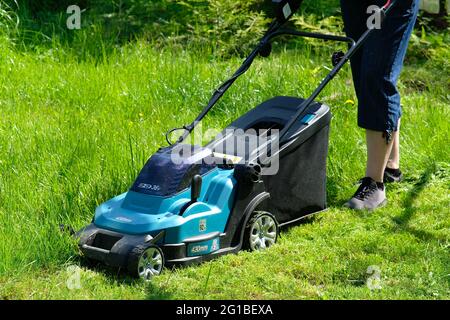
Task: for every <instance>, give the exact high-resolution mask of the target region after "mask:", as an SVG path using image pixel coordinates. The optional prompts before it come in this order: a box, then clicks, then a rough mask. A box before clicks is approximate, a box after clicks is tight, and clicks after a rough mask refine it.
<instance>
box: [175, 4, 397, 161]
mask: <svg viewBox="0 0 450 320" xmlns="http://www.w3.org/2000/svg"><path fill="white" fill-rule="evenodd" d="M397 1H398V0H387V2H386V4H385V5H384V6H383V7H382V8H381V10H382V12H383V14H384V15H387V14H388V13H389V12H390V10H391V9H392V8H393V6H394V5H395V4H396V3H397ZM286 21H287V20H286ZM286 21H283V22H280V21H279V20H278V19H277V18H275V19H274V20H273V21H272V22H271V24H270V26H269V29H268V30H267V31H266V33H265V34H264V36H263V37H262V39H261V40H260V41H259V43H258V45H257V46H256V48H255V49H253V51H252V52H251V53H250V55H249V56H248V57H247V58H246V59H245V60H244V62H243V63H242V65H241V66H240V67H239V69H238V70H237V71H236V72H235V73H234V74H233V76H232V77H231V78H229V79H228V80H226V81H225V82H224V83H223V84H222V85H221V86H219V88H217V89H216V90H215V91H214V93H213V95H212V97H211V99H210V100H209V102H208V104H207V106H206V107H205V108H204V109H203V110H202V112H201V113H200V114H199V115H198V116H197V117H196V118H195V120H194V121H193V122H192V123H191V124H189V125H187V126H183V127H181V128H174V129H171V130H169V131H168V132H167V133H166V140H167V143H168V144H169V145H173V143H172V142H171V141H170V134H171V133H172V132H174V131H177V130H184V133H183V134H182V135H181V136H180V137H179V138H178V140H177V141H176V142H175V143H176V144H178V143H181V142H183V141H184V140H185V139H186V138H187V137H188V136H189V134H190V133H191V132H192V131H193V130H194V128H195V126H197V124H198V123H199V122H200V121H202V119H203V118H204V117H205V116H206V115H207V114H208V112H209V111H210V110H211V109H212V108H213V107H214V105H215V104H216V103H217V102H218V101H219V100H220V98H222V96H223V95H224V93H225V92H226V91H227V90H228V89H229V88H230V87H231V86H232V85H233V83H234V82H235V81H236V79H237V78H239V77H240V76H241V75H243V74H244V73H245V72H247V70H248V69H249V68H250V66H251V65H252V63H253V61H254V60H255V58H256V56H257V55H258V54H259V53H260V51H262V50H263V49H264V47H265V46H266V45H267V44H269V43H270V40H272V39H273V38H275V37H277V36H281V35H293V36H301V37H308V38H316V39H322V40H331V41H339V42H347V43H349V44H350V49H349V50H348V51H347V53H346V54H345V55H344V56H343V57H342V59H341V60H340V61H339V62H338V63H337V64H336V66H335V67H334V68H333V69H332V71H331V72H330V73H329V74H328V75H327V76H326V77H325V78H324V79H323V80H322V82H321V83H320V85H319V87H318V88H317V89H316V90H315V91H314V92H313V94H312V95H311V96H310V97H309V98H308V99H306V100H305V101H304V102H303V103H302V104H301V105H300V106H299V108H298V109H299V110H298V111H297V112H296V114H295V115H294V116H293V117H292V119H291V120H290V121H289V122H288V123H287V125H286V126H285V127H284V128H283V129H282V130H281V132H280V137H279V141H280V143H281V142H283V138H285V136H286V134H287V133H288V131H289V130H290V129H291V128H292V126H293V125H294V124H295V123H296V122H297V120H298V119H299V118H300V117H301V116H302V115H303V113H304V112H305V110H306V109H307V108H308V107H309V106H310V105H311V104H312V103H313V102H314V100H315V99H316V98H317V96H318V95H319V94H320V93H321V92H322V91H323V89H324V88H325V87H326V86H327V85H328V83H329V82H330V81H331V80H332V79H333V78H334V77H335V76H336V75H337V73H338V72H339V71H340V70H341V69H342V67H343V66H344V65H345V64H346V63H347V61H349V60H350V58H351V57H352V56H353V55H354V54H355V53H356V51H358V50H359V49H360V48H361V46H362V45H363V44H364V43H365V41H366V40H367V38H368V37H369V35H370V34H371V33H372V32H373V29H368V30H367V31H366V32H365V33H364V34H363V35H362V36H361V38H360V39H359V40H358V41H356V42H355V40H354V39H352V38H350V37H343V36H335V35H327V34H320V33H311V32H303V31H297V30H292V29H285V30H280V28H281V27H282V26H283V25H284V24H285V23H286ZM270 153H271V151H270V145H269V150H268V156H270Z"/></svg>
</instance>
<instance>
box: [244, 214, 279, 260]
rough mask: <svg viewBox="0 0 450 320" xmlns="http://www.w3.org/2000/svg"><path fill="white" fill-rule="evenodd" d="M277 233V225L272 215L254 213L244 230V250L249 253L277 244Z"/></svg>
mask: <svg viewBox="0 0 450 320" xmlns="http://www.w3.org/2000/svg"><path fill="white" fill-rule="evenodd" d="M278 233H279V227H278V223H277V220H276V218H275V217H274V215H273V214H271V213H270V212H266V211H255V212H253V213H252V216H251V217H250V220H249V222H248V223H247V226H246V228H245V234H244V248H245V249H247V250H250V251H256V250H264V249H266V248H269V247H271V246H273V245H274V244H275V243H276V242H277V239H278Z"/></svg>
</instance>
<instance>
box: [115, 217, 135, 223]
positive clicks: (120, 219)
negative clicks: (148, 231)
mask: <svg viewBox="0 0 450 320" xmlns="http://www.w3.org/2000/svg"><path fill="white" fill-rule="evenodd" d="M116 220H117V221H120V222H127V223H128V222H132V221H133V220H131V219H128V218H125V217H117V218H116Z"/></svg>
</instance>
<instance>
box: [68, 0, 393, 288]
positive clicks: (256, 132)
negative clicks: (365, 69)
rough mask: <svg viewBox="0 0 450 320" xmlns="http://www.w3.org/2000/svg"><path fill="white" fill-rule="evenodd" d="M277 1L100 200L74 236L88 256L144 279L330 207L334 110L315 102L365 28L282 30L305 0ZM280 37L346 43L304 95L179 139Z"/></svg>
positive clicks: (265, 239) (258, 240)
mask: <svg viewBox="0 0 450 320" xmlns="http://www.w3.org/2000/svg"><path fill="white" fill-rule="evenodd" d="M273 2H274V4H275V10H276V11H275V12H276V18H275V19H274V21H273V22H272V23H271V25H270V27H269V30H268V31H267V32H266V34H265V35H264V37H263V38H262V39H261V41H260V42H259V44H258V46H257V47H256V48H255V49H254V50H253V51H252V53H251V54H250V55H249V57H248V58H247V59H246V60H245V61H244V63H243V64H242V66H241V67H240V68H239V69H238V70H237V71H236V73H235V74H234V75H233V76H232V77H231V78H230V79H229V80H227V81H226V82H224V84H223V85H222V86H221V87H219V88H218V89H217V90H216V91H215V93H214V95H213V96H212V98H211V100H210V101H209V103H208V105H207V106H206V108H205V109H204V110H203V111H202V113H201V114H200V115H199V116H198V117H197V118H196V119H195V120H194V122H192V124H190V125H188V126H183V127H182V128H180V130H184V132H183V134H182V135H181V136H180V138H179V139H178V140H177V141H176V143H175V144H172V143H171V141H170V134H171V133H173V132H175V131H176V130H178V129H173V130H171V131H169V133H168V134H167V138H168V139H167V140H168V142H169V145H170V146H168V147H165V148H160V149H159V150H158V151H157V152H156V153H155V154H154V155H153V156H151V158H150V159H149V160H148V161H147V163H146V164H145V166H144V168H143V169H142V170H141V172H140V174H139V175H138V177H137V179H136V181H135V182H134V183H133V185H132V186H131V188H130V190H129V191H128V192H126V193H123V194H121V195H119V196H117V197H115V198H113V199H111V200H109V201H107V202H105V203H103V204H101V205H100V206H99V207H97V209H96V211H95V216H94V219H93V221H92V223H91V224H89V225H88V226H86V227H85V228H83V229H81V230H80V231H79V232H78V233H77V234H76V236H77V237H78V238H79V246H80V249H81V251H82V252H83V254H84V255H85V256H86V257H88V258H90V259H94V260H98V261H101V262H104V263H106V264H108V265H111V266H116V267H122V268H127V269H128V270H129V272H130V273H131V274H133V275H136V276H139V277H141V278H144V279H150V278H151V277H152V276H154V275H158V274H160V273H161V271H162V269H163V267H164V266H172V265H186V264H190V263H198V262H201V261H205V260H210V259H213V258H215V257H218V256H220V255H223V254H227V253H234V252H238V251H239V250H241V249H242V248H245V249H249V250H260V249H265V248H267V247H270V246H271V245H273V244H274V243H275V242H276V241H277V238H278V234H279V229H280V227H281V226H283V225H286V224H289V223H292V222H295V221H298V220H300V219H302V218H304V217H306V216H309V215H311V214H313V213H317V212H320V211H322V210H324V209H325V208H326V159H327V153H328V133H329V124H330V120H331V113H330V109H329V107H328V106H326V105H324V104H320V103H317V102H314V100H315V98H316V97H317V96H318V95H319V93H320V92H321V91H322V90H323V88H324V87H325V86H326V85H327V84H328V83H329V82H330V81H331V79H332V78H333V77H334V76H335V75H336V74H337V72H338V71H339V70H340V69H341V68H342V67H343V65H344V64H345V63H346V62H347V61H348V59H349V58H350V57H351V56H352V54H353V53H354V52H355V51H356V50H357V49H358V48H359V47H360V46H361V44H362V42H363V41H365V38H367V35H368V34H369V32H370V31H368V33H367V35H364V36H363V38H361V39H360V40H359V41H358V42H357V43H355V42H354V41H353V40H352V39H350V38H347V37H340V36H334V35H322V34H316V33H305V32H300V31H296V30H292V29H281V27H282V26H283V25H284V24H285V22H286V21H287V20H289V18H290V17H291V16H292V15H293V14H294V13H295V11H296V10H297V9H298V8H299V6H300V3H301V1H286V0H278V1H273ZM394 3H395V2H394ZM391 5H392V4H391ZM389 9H390V7H389V6H387V7H386V8H384V9H383V10H385V11H386V12H388V11H389ZM279 35H294V36H302V37H313V38H318V39H323V40H332V41H341V42H347V43H349V44H350V50H349V51H348V53H346V54H343V55H341V56H340V58H339V59H336V55H335V56H334V59H333V60H334V64H335V67H334V69H333V70H332V71H331V72H330V74H329V75H328V76H327V77H326V78H325V79H324V80H323V81H322V83H321V85H320V86H319V87H318V88H317V90H316V91H315V92H314V93H313V95H312V96H311V97H310V98H308V99H300V98H295V97H275V98H273V99H270V100H268V101H266V102H264V103H262V104H260V105H259V106H257V107H256V108H254V109H252V110H251V111H249V112H248V113H247V114H245V115H243V116H242V117H240V118H239V119H237V120H236V121H234V122H233V123H231V124H230V125H229V126H228V127H227V128H225V129H224V131H223V132H222V133H221V134H219V135H218V136H217V137H216V139H214V140H212V141H211V142H210V143H208V144H207V145H205V146H203V147H202V146H193V145H187V144H183V141H184V139H185V138H186V137H187V136H188V135H189V134H190V133H191V132H192V131H193V129H194V127H195V126H196V125H197V124H198V123H199V122H200V121H201V120H202V119H203V118H204V116H205V115H206V114H207V113H208V112H209V110H210V109H211V108H212V107H213V106H214V105H215V104H216V102H217V101H218V100H219V99H220V98H221V97H222V95H223V94H224V93H225V92H226V90H228V88H229V87H230V86H231V85H232V84H233V83H234V81H235V80H236V79H237V78H238V77H239V76H240V75H242V74H244V73H245V72H246V71H247V70H248V69H249V67H250V65H251V64H252V62H253V60H254V59H255V58H256V56H258V55H263V56H267V55H268V54H270V51H271V50H270V48H271V47H270V46H271V44H270V41H271V40H272V39H273V38H274V37H276V36H279ZM251 141H253V142H255V141H256V143H251ZM230 146H231V147H230Z"/></svg>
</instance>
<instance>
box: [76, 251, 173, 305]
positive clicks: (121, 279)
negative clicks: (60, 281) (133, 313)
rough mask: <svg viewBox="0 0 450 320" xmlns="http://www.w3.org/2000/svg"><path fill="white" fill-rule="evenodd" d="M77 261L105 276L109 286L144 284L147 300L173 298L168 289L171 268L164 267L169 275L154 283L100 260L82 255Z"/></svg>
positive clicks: (82, 265)
mask: <svg viewBox="0 0 450 320" xmlns="http://www.w3.org/2000/svg"><path fill="white" fill-rule="evenodd" d="M78 263H79V264H80V266H81V267H84V268H87V269H90V270H92V271H95V272H98V273H101V274H103V275H104V276H105V279H106V281H107V282H108V284H110V285H111V286H115V285H117V283H120V284H121V285H126V286H130V287H131V286H136V285H141V284H143V283H144V284H145V294H146V298H147V299H148V300H169V299H172V298H173V294H172V293H171V292H170V291H169V288H170V285H169V283H170V279H171V275H172V273H171V272H172V269H171V268H165V269H164V271H163V272H169V273H170V274H169V277H168V279H167V280H166V281H165V282H164V283H162V284H161V283H156V282H155V281H154V280H153V281H152V280H150V281H146V282H144V280H141V279H138V278H135V277H133V276H131V275H130V274H129V273H128V272H127V270H126V269H124V268H115V267H109V266H107V265H105V264H102V263H101V262H96V261H93V260H90V259H87V258H84V257H79V260H78Z"/></svg>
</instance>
